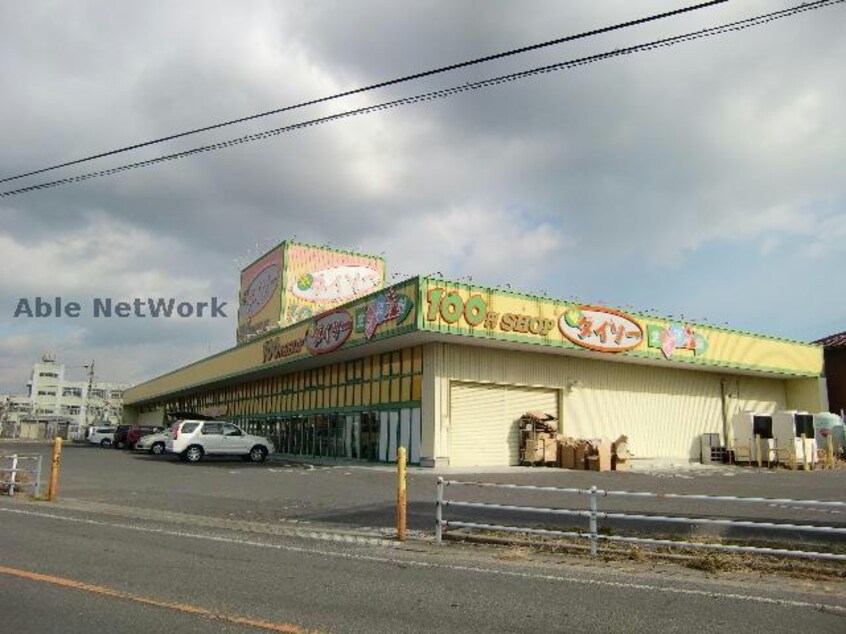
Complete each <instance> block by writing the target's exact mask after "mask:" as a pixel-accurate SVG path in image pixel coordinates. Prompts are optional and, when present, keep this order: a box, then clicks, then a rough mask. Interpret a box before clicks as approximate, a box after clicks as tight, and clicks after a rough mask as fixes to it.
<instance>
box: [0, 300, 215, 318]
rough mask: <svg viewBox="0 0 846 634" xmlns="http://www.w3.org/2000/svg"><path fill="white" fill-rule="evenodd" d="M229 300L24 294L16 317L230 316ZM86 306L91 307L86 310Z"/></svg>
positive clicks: (16, 308) (18, 304) (18, 305)
mask: <svg viewBox="0 0 846 634" xmlns="http://www.w3.org/2000/svg"><path fill="white" fill-rule="evenodd" d="M226 304H227V302H222V301H220V299H219V298H217V297H211V298H209V299H208V300H207V301H180V300H178V299H176V298H173V297H145V298H141V297H136V298H134V299H130V300H116V299H113V298H111V297H105V298H104V297H94V298H92V299H91V301H90V303H85V302H80V301H67V300H65V299H64V298H63V297H46V298H45V297H33V298H29V297H21V298H20V299H18V301H17V306H16V307H15V312H14V314H13V315H12V316H13V317H34V318H49V317H71V318H74V317H82V316H87V315H90V316H92V317H99V318H107V319H108V318H112V317H119V318H129V317H152V318H159V319H161V318H164V319H168V318H179V319H186V318H191V317H227V315H226V313H225V312H224V310H223V309H224V308H225V307H226ZM85 308H88V311H87V312H86V310H85Z"/></svg>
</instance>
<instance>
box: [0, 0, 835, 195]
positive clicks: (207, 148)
mask: <svg viewBox="0 0 846 634" xmlns="http://www.w3.org/2000/svg"><path fill="white" fill-rule="evenodd" d="M843 2H846V0H817V1H816V2H811V3H807V4H802V5H798V6H794V7H791V8H789V9H783V10H780V11H774V12H772V13H767V14H762V15H759V16H755V17H752V18H746V19H744V20H738V21H736V22H730V23H727V24H723V25H720V26H716V27H711V28H707V29H702V30H699V31H693V32H690V33H685V34H682V35H676V36H673V37H668V38H664V39H660V40H653V41H651V42H646V43H643V44H636V45H634V46H629V47H625V48H619V49H615V50H613V51H606V52H604V53H597V54H595V55H589V56H587V57H580V58H578V59H574V60H568V61H565V62H559V63H556V64H550V65H548V66H541V67H538V68H532V69H529V70H524V71H520V72H516V73H511V74H508V75H500V76H498V77H492V78H489V79H483V80H480V81H476V82H467V83H465V84H462V85H460V86H454V87H452V88H445V89H441V90H436V91H433V92H428V93H423V94H420V95H415V96H412V97H403V98H401V99H396V100H393V101H387V102H383V103H380V104H375V105H373V106H366V107H363V108H357V109H354V110H347V111H344V112H339V113H336V114H332V115H327V116H325V117H319V118H316V119H309V120H307V121H302V122H300V123H294V124H291V125H287V126H283V127H280V128H274V129H272V130H266V131H264V132H258V133H255V134H248V135H245V136H242V137H239V138H236V139H230V140H228V141H220V142H218V143H212V144H209V145H204V146H200V147H197V148H193V149H191V150H184V151H182V152H176V153H174V154H167V155H165V156H160V157H157V158H153V159H148V160H146V161H139V162H137V163H128V164H125V165H121V166H119V167H113V168H109V169H104V170H99V171H95V172H89V173H87V174H81V175H79V176H72V177H69V178H63V179H59V180H55V181H50V182H46V183H40V184H37V185H31V186H29V187H22V188H20V189H14V190H9V191H5V192H0V198H2V197H8V196H16V195H19V194H23V193H27V192H31V191H36V190H41V189H48V188H52V187H58V186H60V185H66V184H70V183H79V182H82V181H86V180H90V179H93V178H100V177H104V176H111V175H114V174H118V173H120V172H125V171H128V170H132V169H138V168H141V167H149V166H151V165H156V164H158V163H164V162H166V161H173V160H177V159H182V158H187V157H189V156H193V155H195V154H202V153H205V152H211V151H215V150H220V149H225V148H229V147H234V146H236V145H241V144H244V143H251V142H253V141H259V140H262V139H267V138H270V137H274V136H279V135H280V134H284V133H287V132H293V131H295V130H301V129H303V128H308V127H312V126H316V125H320V124H323V123H329V122H331V121H336V120H339V119H344V118H348V117H354V116H359V115H363V114H370V113H373V112H378V111H381V110H389V109H392V108H396V107H399V106H405V105H411V104H415V103H420V102H424V101H432V100H434V99H443V98H446V97H451V96H453V95H457V94H460V93H464V92H467V91H471V90H478V89H480V88H489V87H491V86H496V85H499V84H502V83H505V82H511V81H516V80H520V79H525V78H527V77H532V76H535V75H540V74H544V73H550V72H554V71H559V70H569V69H571V68H576V67H579V66H585V65H588V64H592V63H594V62H598V61H602V60H605V59H611V58H614V57H621V56H623V55H631V54H634V53H641V52H644V51H650V50H654V49H658V48H664V47H670V46H675V45H676V44H681V43H683V42H691V41H694V40H698V39H702V38H706V37H712V36H715V35H722V34H723V33H729V32H733V31H743V30H745V29H748V28H752V27H755V26H761V25H763V24H768V23H770V22H774V21H776V20H780V19H783V18H787V17H791V16H793V15H797V14H799V13H804V12H805V11H812V10H815V9H821V8H823V7H826V6H830V5H834V4H841V3H843Z"/></svg>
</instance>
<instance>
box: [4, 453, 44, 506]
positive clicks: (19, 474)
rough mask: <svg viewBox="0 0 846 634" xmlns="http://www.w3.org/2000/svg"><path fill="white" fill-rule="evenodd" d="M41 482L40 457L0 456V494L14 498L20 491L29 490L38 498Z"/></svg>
mask: <svg viewBox="0 0 846 634" xmlns="http://www.w3.org/2000/svg"><path fill="white" fill-rule="evenodd" d="M40 482H41V456H19V455H17V454H10V455H2V456H0V494H3V495H9V496H14V495H15V493H17V492H18V491H20V490H22V489H31V491H32V495H34V496H35V497H38V495H39V493H40V486H41V485H40Z"/></svg>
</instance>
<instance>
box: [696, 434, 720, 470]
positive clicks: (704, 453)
mask: <svg viewBox="0 0 846 634" xmlns="http://www.w3.org/2000/svg"><path fill="white" fill-rule="evenodd" d="M699 451H700V455H701V457H702V464H713V463H720V462H723V457H724V456H725V452H726V450H725V448H724V447H723V442H722V440H721V438H720V434H714V433H710V434H702V436H701V439H700V449H699Z"/></svg>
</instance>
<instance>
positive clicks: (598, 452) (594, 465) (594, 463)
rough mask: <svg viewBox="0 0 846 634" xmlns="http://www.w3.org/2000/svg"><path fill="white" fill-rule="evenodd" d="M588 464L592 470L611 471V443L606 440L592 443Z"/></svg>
mask: <svg viewBox="0 0 846 634" xmlns="http://www.w3.org/2000/svg"><path fill="white" fill-rule="evenodd" d="M588 465H589V466H588V468H589V469H590V470H591V471H611V443H610V442H608V441H605V440H602V441H594V442H593V443H591V446H590V455H589V456H588Z"/></svg>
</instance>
